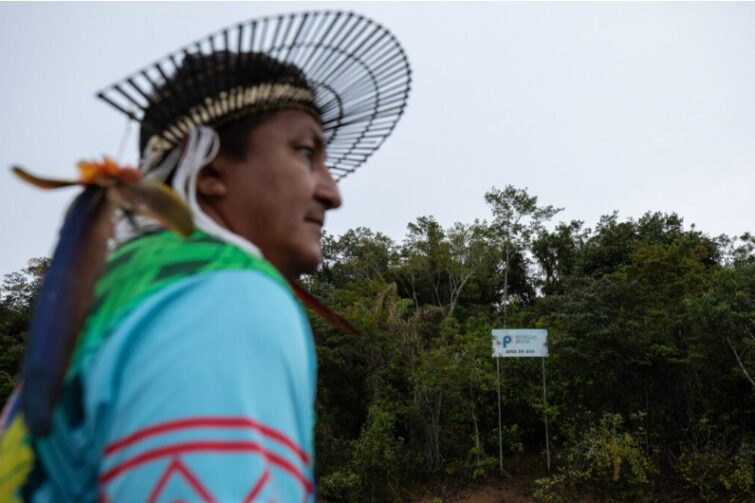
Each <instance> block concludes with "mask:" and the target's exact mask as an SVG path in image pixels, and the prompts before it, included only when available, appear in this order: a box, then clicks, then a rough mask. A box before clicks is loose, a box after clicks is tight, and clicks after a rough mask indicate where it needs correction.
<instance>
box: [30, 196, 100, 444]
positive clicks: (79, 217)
mask: <svg viewBox="0 0 755 503" xmlns="http://www.w3.org/2000/svg"><path fill="white" fill-rule="evenodd" d="M105 202H106V191H105V190H104V189H102V188H101V187H98V186H88V187H87V188H86V189H84V191H83V192H81V193H80V194H79V195H78V196H77V197H76V199H74V201H73V203H72V204H71V207H70V209H69V211H68V214H67V215H66V218H65V220H64V222H63V227H62V229H61V231H60V239H59V241H58V244H57V246H56V248H55V253H54V254H53V257H52V260H51V262H50V267H49V269H48V271H47V273H46V274H45V277H44V280H43V282H42V287H41V289H40V291H39V293H38V295H37V300H36V303H35V306H34V313H33V316H32V319H31V322H30V326H29V338H28V341H27V346H26V352H25V354H24V361H23V367H22V379H23V383H24V384H23V388H22V390H21V396H20V402H21V408H22V410H23V412H24V417H25V420H26V424H27V427H28V428H29V431H31V432H32V434H34V435H37V436H41V435H46V434H48V433H49V432H50V429H51V425H52V412H53V409H54V407H55V403H56V402H57V400H58V398H59V395H60V390H61V389H62V384H63V378H64V376H65V372H66V368H67V365H68V361H69V359H70V355H71V351H72V349H73V346H74V344H75V340H76V337H77V335H78V332H79V331H80V330H81V328H82V325H83V321H84V320H83V316H82V315H81V314H80V313H79V312H78V311H80V310H77V305H76V304H77V302H81V301H82V295H81V288H82V285H77V281H78V280H80V278H79V277H78V276H79V275H80V272H81V267H82V265H83V266H86V264H82V260H86V257H88V256H89V255H90V254H89V253H87V252H86V250H84V249H83V248H86V247H87V246H88V245H91V243H92V240H91V238H92V236H91V232H93V228H94V227H97V225H96V222H97V220H98V217H99V216H101V215H100V212H101V211H102V210H103V208H104V206H105ZM89 288H90V290H91V285H89ZM79 318H81V319H79Z"/></svg>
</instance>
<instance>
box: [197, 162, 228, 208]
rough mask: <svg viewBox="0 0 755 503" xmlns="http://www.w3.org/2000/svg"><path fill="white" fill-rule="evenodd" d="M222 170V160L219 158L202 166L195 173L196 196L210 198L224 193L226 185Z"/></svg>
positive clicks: (220, 196) (218, 196) (226, 188)
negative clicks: (197, 172)
mask: <svg viewBox="0 0 755 503" xmlns="http://www.w3.org/2000/svg"><path fill="white" fill-rule="evenodd" d="M223 172H224V170H223V161H222V160H221V159H215V160H214V161H212V162H211V163H210V164H209V165H207V166H205V167H204V168H202V170H201V171H200V172H199V174H198V175H197V196H198V197H199V198H200V199H205V200H212V199H216V198H222V197H223V196H225V195H226V193H227V192H228V186H227V185H226V182H225V177H224V176H223Z"/></svg>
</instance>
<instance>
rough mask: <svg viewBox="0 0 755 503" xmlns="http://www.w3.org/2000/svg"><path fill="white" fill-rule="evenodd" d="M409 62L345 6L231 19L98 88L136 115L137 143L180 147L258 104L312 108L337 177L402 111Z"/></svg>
mask: <svg viewBox="0 0 755 503" xmlns="http://www.w3.org/2000/svg"><path fill="white" fill-rule="evenodd" d="M410 85H411V70H410V68H409V63H408V61H407V58H406V55H405V54H404V51H403V49H402V48H401V46H400V45H399V43H398V41H397V40H396V38H395V37H394V36H393V35H392V34H391V33H390V32H388V31H387V30H386V29H385V28H383V27H382V26H380V25H379V24H377V23H375V22H373V21H371V20H369V19H366V18H365V17H363V16H360V15H356V14H354V13H350V12H349V13H347V12H340V11H324V12H306V13H300V14H290V15H281V16H274V17H265V18H261V19H256V20H252V21H249V22H246V23H240V24H238V25H234V26H231V27H228V28H225V29H223V30H220V31H219V32H216V33H213V34H211V35H209V36H208V37H206V38H203V39H201V40H199V41H197V42H195V43H193V44H190V45H188V46H185V47H183V48H181V49H179V50H177V51H175V52H173V53H171V54H169V55H167V56H165V57H164V58H161V59H160V60H158V61H157V62H155V63H153V64H152V65H150V66H148V67H147V68H144V69H143V70H140V71H138V72H136V73H134V74H132V75H130V76H128V77H126V78H125V79H123V80H121V81H119V82H117V83H115V84H113V85H111V86H110V87H108V88H107V89H105V90H103V91H100V92H99V93H98V94H97V96H98V97H99V98H101V99H103V100H105V101H106V102H107V103H109V104H110V105H112V106H113V107H115V108H116V109H118V110H119V111H121V112H123V113H125V114H126V115H127V116H129V117H130V118H132V119H135V120H137V121H139V122H140V123H141V128H142V131H141V138H140V148H142V149H143V148H144V146H146V145H147V144H148V143H149V145H150V146H151V147H153V148H155V149H158V150H165V151H167V150H169V149H172V148H174V147H175V146H177V145H179V144H180V143H181V141H182V140H183V138H184V137H185V135H186V134H187V133H188V131H189V130H190V129H191V128H192V127H194V126H196V125H200V124H202V125H207V126H210V127H214V128H218V127H221V126H223V125H224V124H227V123H228V122H231V121H233V120H236V119H239V118H241V117H243V116H248V115H251V114H254V113H257V112H260V111H264V110H269V109H277V108H298V109H301V110H304V111H306V112H308V113H311V114H313V115H315V116H316V117H317V118H318V119H319V120H320V123H321V125H322V128H323V132H324V134H325V139H326V142H327V159H326V164H327V165H328V167H329V168H330V170H331V172H332V173H333V175H334V177H335V178H336V179H340V178H343V177H344V176H346V175H348V174H349V173H352V172H353V171H354V170H355V169H356V168H357V167H359V166H360V165H361V164H362V163H364V162H365V160H367V158H368V157H369V156H370V155H371V154H372V153H373V152H374V151H375V150H377V149H378V147H380V145H381V144H382V142H383V141H384V140H385V138H386V137H387V136H388V135H389V134H390V133H391V131H392V130H393V128H394V127H395V125H396V123H397V122H398V119H399V118H400V117H401V115H402V114H403V111H404V108H405V106H406V101H407V98H408V95H409V89H410Z"/></svg>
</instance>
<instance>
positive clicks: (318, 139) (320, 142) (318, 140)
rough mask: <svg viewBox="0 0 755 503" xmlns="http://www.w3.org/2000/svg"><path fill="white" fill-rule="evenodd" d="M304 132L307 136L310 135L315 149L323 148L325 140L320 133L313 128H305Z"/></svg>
mask: <svg viewBox="0 0 755 503" xmlns="http://www.w3.org/2000/svg"><path fill="white" fill-rule="evenodd" d="M306 131H307V133H308V134H310V135H312V140H313V141H314V142H315V148H318V149H324V148H325V138H324V137H323V135H322V133H321V132H320V131H318V130H316V129H315V128H313V127H307V130H306Z"/></svg>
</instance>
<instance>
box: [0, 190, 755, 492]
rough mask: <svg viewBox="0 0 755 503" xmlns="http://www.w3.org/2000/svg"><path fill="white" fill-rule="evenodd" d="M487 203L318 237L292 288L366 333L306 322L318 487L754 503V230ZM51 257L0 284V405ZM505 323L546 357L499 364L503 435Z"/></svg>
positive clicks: (503, 195)
mask: <svg viewBox="0 0 755 503" xmlns="http://www.w3.org/2000/svg"><path fill="white" fill-rule="evenodd" d="M484 197H485V201H486V202H487V204H488V207H489V209H490V214H489V215H487V216H486V218H484V219H483V218H481V219H478V220H475V221H474V222H471V223H457V224H455V225H453V226H452V227H450V228H443V226H441V225H440V224H439V223H438V222H437V221H436V219H434V218H433V217H432V216H423V217H419V218H417V219H416V220H415V221H413V222H411V223H409V224H408V226H407V232H406V235H405V237H404V239H403V240H402V241H401V242H395V241H393V240H392V239H390V238H389V237H387V236H385V235H383V234H381V233H379V232H375V231H372V230H370V229H366V228H357V229H352V230H349V231H348V232H346V233H344V234H343V235H341V236H332V235H326V236H325V237H324V240H323V257H324V260H323V263H322V264H321V267H320V268H319V270H318V271H317V273H316V274H313V275H311V276H309V277H306V278H304V279H303V283H304V285H305V286H306V287H307V288H308V289H309V290H311V291H312V292H313V293H314V294H315V295H316V296H318V297H319V298H320V299H322V300H323V301H324V302H325V303H326V304H328V305H329V306H331V308H333V309H334V310H335V311H337V312H339V313H340V314H342V315H343V316H344V317H345V318H347V319H348V320H350V321H351V323H352V324H354V325H355V326H356V327H357V328H358V329H359V331H360V332H361V334H360V335H358V336H354V335H350V334H346V333H343V332H341V331H339V330H338V329H336V328H333V327H331V326H330V325H328V324H327V323H325V322H324V321H322V320H321V319H319V318H317V317H316V316H314V315H312V317H311V319H312V325H313V330H314V334H315V340H316V345H317V353H318V367H319V382H318V400H317V425H316V442H317V451H316V452H317V472H318V491H319V498H320V500H322V501H327V502H347V501H348V502H351V501H408V500H410V499H411V498H412V497H413V495H416V494H418V492H423V494H428V493H430V494H434V495H435V500H434V501H437V502H441V501H444V498H445V494H446V493H447V492H448V491H450V489H449V488H461V487H464V486H469V485H475V484H485V483H486V482H489V481H491V480H500V479H504V480H514V479H525V480H528V481H531V484H530V486H529V487H531V493H530V496H531V497H532V498H533V499H534V500H535V501H542V502H569V501H672V500H673V499H672V495H673V498H674V499H676V500H678V501H706V502H707V501H731V502H747V501H754V500H755V499H754V498H755V497H754V496H753V495H754V494H755V481H754V477H755V237H754V236H753V235H751V234H749V233H745V234H743V235H741V236H726V235H719V236H711V235H708V234H706V233H704V232H703V231H701V230H698V229H697V228H696V227H695V226H694V225H689V226H686V225H685V223H684V221H683V219H682V218H681V217H680V216H678V215H676V214H673V213H672V214H664V213H659V212H648V213H646V214H644V215H643V216H642V217H640V218H638V219H632V218H625V219H622V218H620V217H619V215H618V213H616V212H613V213H608V214H606V215H605V216H603V217H601V218H600V219H599V221H598V222H597V223H596V224H595V226H594V228H588V227H586V226H585V223H584V222H581V221H574V220H573V221H570V222H563V221H559V220H558V214H559V212H560V210H559V209H558V208H554V207H553V206H550V205H546V204H542V203H541V202H539V201H538V198H537V197H536V196H535V195H531V194H530V193H528V191H527V190H526V189H520V188H516V187H512V186H507V187H505V188H503V189H496V188H492V189H491V190H490V191H489V192H488V193H486V194H485V195H484ZM46 265H47V260H46V259H44V258H37V259H32V260H31V261H30V262H29V264H28V267H26V268H25V269H23V270H21V271H18V272H15V273H11V274H8V275H5V277H4V279H3V283H2V287H1V289H0V345H1V346H2V347H1V352H0V400H2V401H3V402H4V401H5V399H6V397H7V396H8V394H9V393H10V391H11V389H12V387H13V386H14V385H15V382H16V380H17V378H18V370H19V362H20V358H21V354H22V352H23V342H24V337H25V333H26V332H25V331H26V323H27V320H28V318H29V314H30V311H31V305H32V302H33V298H34V293H35V291H36V289H37V288H38V286H39V283H40V277H41V274H42V272H43V271H44V269H45V267H46ZM502 327H509V328H545V329H547V330H548V351H549V356H548V358H547V360H546V369H547V380H548V390H547V391H548V394H547V405H546V404H545V403H544V401H543V387H542V374H541V373H542V362H541V360H540V359H539V358H506V359H502V360H500V362H499V363H500V390H501V402H500V406H501V413H502V423H501V424H502V427H501V428H500V430H499V427H498V403H499V402H498V393H497V382H498V381H497V379H498V377H497V373H496V361H495V359H494V358H493V357H492V344H491V330H492V329H494V328H502ZM545 417H547V418H548V423H549V440H550V447H551V455H552V466H551V469H550V471H548V469H547V467H546V457H545V447H546V445H545V436H544V418H545ZM499 434H500V435H501V437H502V439H503V442H502V445H503V470H501V467H500V465H499Z"/></svg>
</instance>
